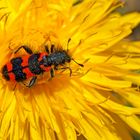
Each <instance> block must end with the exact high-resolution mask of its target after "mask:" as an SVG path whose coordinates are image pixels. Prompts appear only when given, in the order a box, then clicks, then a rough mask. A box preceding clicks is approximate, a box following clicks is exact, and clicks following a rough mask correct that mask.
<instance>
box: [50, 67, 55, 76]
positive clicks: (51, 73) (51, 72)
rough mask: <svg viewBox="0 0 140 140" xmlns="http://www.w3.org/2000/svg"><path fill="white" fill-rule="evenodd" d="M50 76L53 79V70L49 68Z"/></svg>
mask: <svg viewBox="0 0 140 140" xmlns="http://www.w3.org/2000/svg"><path fill="white" fill-rule="evenodd" d="M50 75H51V78H53V77H54V69H53V68H51V70H50Z"/></svg>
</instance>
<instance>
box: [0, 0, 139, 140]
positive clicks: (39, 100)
mask: <svg viewBox="0 0 140 140" xmlns="http://www.w3.org/2000/svg"><path fill="white" fill-rule="evenodd" d="M122 5H123V4H122V2H121V1H119V0H85V1H84V0H83V1H82V0H79V1H77V0H44V1H43V0H24V1H16V0H9V1H6V0H1V1H0V44H1V46H0V48H1V50H0V51H1V55H0V67H1V68H2V67H3V66H4V65H5V64H6V63H7V62H9V61H10V60H11V59H12V58H17V57H23V55H26V56H27V54H26V52H25V51H24V50H22V49H21V50H19V51H18V52H17V53H14V52H15V51H16V50H17V49H18V48H19V47H20V46H23V45H26V46H29V48H30V49H32V50H33V53H38V52H45V48H44V46H48V48H49V49H50V48H51V46H54V47H55V49H56V50H65V51H66V52H67V53H68V55H69V56H70V57H71V58H72V60H71V62H70V63H66V64H65V65H62V66H59V70H55V76H54V77H53V78H50V72H49V71H48V72H45V73H43V74H42V75H41V74H40V75H38V76H37V81H36V83H35V85H34V86H32V87H31V88H28V87H26V86H25V85H27V84H28V83H29V80H30V78H29V79H27V80H25V81H23V82H16V84H15V82H14V81H12V80H11V81H6V80H5V79H4V78H3V77H2V74H1V78H0V139H1V140H8V139H10V140H20V139H23V140H29V139H31V140H57V139H59V140H76V139H87V140H93V139H96V140H109V139H110V140H121V139H122V140H123V139H127V140H132V136H131V133H130V131H132V130H135V131H136V132H138V133H140V119H139V114H140V103H139V101H140V94H139V93H140V92H139V87H138V85H140V74H139V73H140V61H139V59H140V57H139V56H140V55H139V54H140V42H130V41H128V40H124V38H125V37H127V36H128V35H129V34H130V33H131V32H132V29H133V28H134V27H135V26H136V25H137V24H138V23H140V14H139V13H130V14H127V15H123V16H122V15H120V14H119V13H117V12H115V11H114V10H115V9H116V8H117V7H119V6H122ZM113 11H114V12H113ZM56 50H54V51H56ZM49 55H50V54H49ZM77 63H80V64H83V65H84V67H81V66H80V65H78V64H77ZM27 64H28V63H27ZM18 66H21V65H20V64H19V65H18ZM61 68H62V69H61ZM65 68H67V69H65ZM7 69H8V70H9V69H10V68H7ZM23 69H24V68H22V69H21V70H23ZM52 69H54V68H53V67H52ZM71 70H72V74H71V76H70V71H71ZM17 72H18V71H17ZM22 72H23V71H22ZM9 73H10V74H13V75H14V76H15V75H16V74H17V73H16V72H15V71H12V72H9ZM9 73H8V76H9ZM25 73H26V74H27V73H28V71H25ZM23 83H24V84H25V85H24V84H23Z"/></svg>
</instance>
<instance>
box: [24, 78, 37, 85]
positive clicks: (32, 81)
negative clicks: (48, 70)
mask: <svg viewBox="0 0 140 140" xmlns="http://www.w3.org/2000/svg"><path fill="white" fill-rule="evenodd" d="M36 79H37V76H34V77H33V78H32V79H31V80H30V82H29V84H28V85H26V84H25V83H23V82H22V83H23V84H24V85H25V86H26V87H28V88H30V87H32V86H33V85H34V84H35V82H36Z"/></svg>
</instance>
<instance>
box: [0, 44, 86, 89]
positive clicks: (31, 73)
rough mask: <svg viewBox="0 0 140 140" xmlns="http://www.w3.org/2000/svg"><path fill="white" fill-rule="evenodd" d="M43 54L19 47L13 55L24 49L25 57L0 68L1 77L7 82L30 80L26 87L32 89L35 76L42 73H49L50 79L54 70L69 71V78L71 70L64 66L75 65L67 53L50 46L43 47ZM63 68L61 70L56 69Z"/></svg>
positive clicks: (15, 59) (13, 59) (16, 58)
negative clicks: (67, 64) (0, 71)
mask: <svg viewBox="0 0 140 140" xmlns="http://www.w3.org/2000/svg"><path fill="white" fill-rule="evenodd" d="M44 47H45V50H46V51H45V52H41V53H33V51H32V50H31V49H30V48H29V47H28V46H26V45H23V46H20V47H19V48H18V49H17V50H16V51H15V53H17V52H18V51H19V50H20V49H24V50H25V51H26V53H27V55H25V56H22V57H15V58H12V59H11V60H10V62H8V63H7V64H5V65H4V66H3V67H2V75H3V77H4V78H5V79H6V80H7V81H16V82H23V81H25V80H26V79H29V78H31V80H30V82H29V84H28V85H25V84H24V83H23V84H24V85H25V86H26V87H32V86H33V85H34V84H35V82H36V80H37V76H38V75H40V74H43V73H44V72H50V76H51V78H53V77H54V70H59V69H69V71H70V76H71V74H72V70H71V68H70V67H67V66H66V65H65V64H66V63H70V62H71V60H73V61H74V62H75V63H77V62H76V61H75V60H74V59H73V58H72V57H71V56H70V55H69V54H68V51H65V50H63V49H55V46H54V45H53V44H52V45H51V49H50V50H49V48H48V46H47V45H45V46H44ZM77 64H78V65H79V66H81V67H83V66H84V65H83V64H79V63H77ZM59 66H63V67H62V68H58V67H59Z"/></svg>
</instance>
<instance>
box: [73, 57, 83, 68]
mask: <svg viewBox="0 0 140 140" xmlns="http://www.w3.org/2000/svg"><path fill="white" fill-rule="evenodd" d="M71 60H73V61H74V62H75V63H76V64H78V65H79V66H81V67H84V65H83V64H80V63H78V62H76V61H75V60H74V59H73V58H72V59H71Z"/></svg>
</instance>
